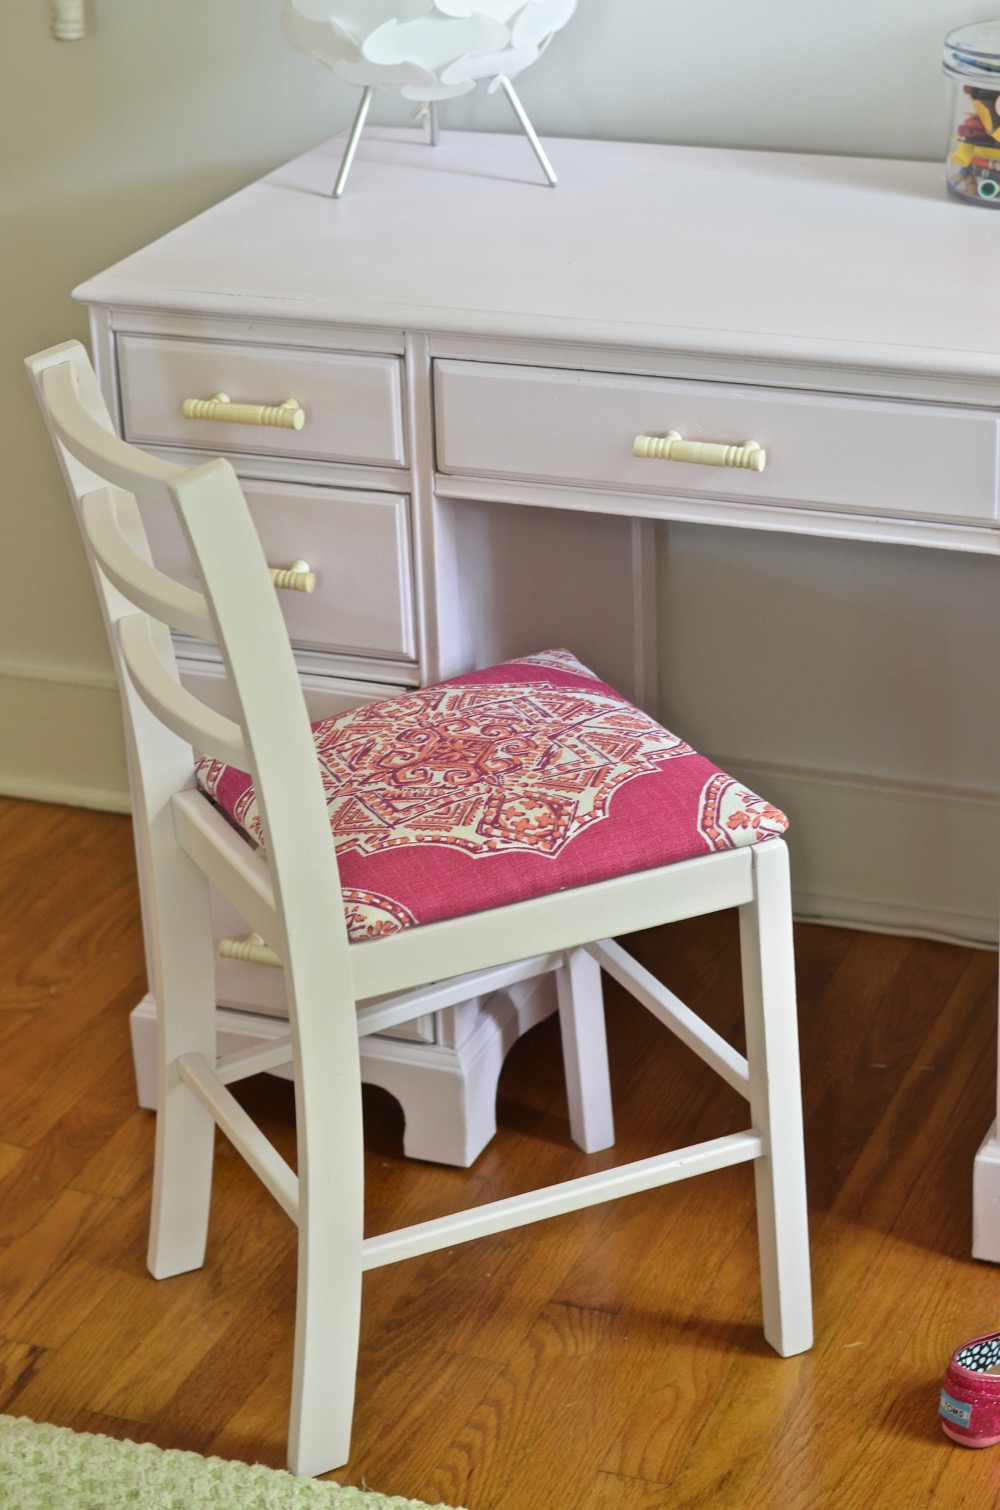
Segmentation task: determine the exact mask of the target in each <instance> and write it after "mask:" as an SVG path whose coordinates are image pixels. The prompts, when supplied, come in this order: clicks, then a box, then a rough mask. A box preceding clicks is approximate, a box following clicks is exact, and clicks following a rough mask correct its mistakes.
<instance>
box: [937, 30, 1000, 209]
mask: <svg viewBox="0 0 1000 1510" xmlns="http://www.w3.org/2000/svg"><path fill="white" fill-rule="evenodd" d="M944 71H945V73H946V74H947V75H948V76H949V78H950V79H951V81H952V96H953V98H952V112H951V133H950V135H949V138H948V156H947V158H946V159H945V178H946V181H947V184H948V188H949V190H950V192H951V193H952V194H955V195H956V196H957V197H958V198H959V199H964V200H965V201H966V203H967V204H978V205H985V206H987V207H989V208H993V209H997V210H1000V21H981V22H979V23H978V24H977V25H975V26H960V27H958V28H957V29H956V30H955V31H950V32H949V33H948V35H947V36H946V37H945V39H944Z"/></svg>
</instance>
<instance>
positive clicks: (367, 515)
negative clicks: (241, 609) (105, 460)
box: [141, 480, 416, 661]
mask: <svg viewBox="0 0 1000 1510" xmlns="http://www.w3.org/2000/svg"><path fill="white" fill-rule="evenodd" d="M243 490H244V492H245V493H246V497H247V503H248V504H249V507H250V513H251V515H252V516H253V521H254V524H255V525H256V527H257V532H258V534H259V536H260V540H261V544H262V546H263V547H264V554H265V556H266V557H267V561H268V565H269V566H272V567H277V568H280V569H281V570H288V569H289V568H290V567H291V566H292V565H293V563H295V562H297V561H303V562H305V563H306V564H307V565H308V567H309V568H310V569H311V570H312V571H313V572H314V573H315V576H316V586H315V590H314V591H313V592H310V593H306V592H298V591H294V590H288V589H282V590H280V591H279V592H278V598H279V601H280V603H281V606H282V609H283V610H284V615H285V622H286V624H287V625H288V633H289V635H290V637H291V639H292V642H293V644H295V645H298V646H301V647H302V648H303V649H313V650H328V651H331V652H334V653H336V652H340V653H341V654H353V655H369V656H379V657H385V658H392V659H397V660H407V661H412V660H413V659H415V656H416V644H415V635H414V624H413V593H412V581H411V579H412V571H411V550H410V521H409V499H408V498H406V497H403V496H398V495H396V494H394V493H365V492H354V491H351V490H350V489H347V488H321V487H306V486H298V485H294V484H291V483H265V482H256V481H250V480H244V482H243ZM141 507H142V515H143V522H144V524H145V526H146V532H147V534H148V536H149V542H150V547H151V549H152V552H153V559H154V560H155V562H156V564H157V565H158V566H159V567H160V568H161V569H162V570H163V571H166V572H169V573H170V575H171V576H174V577H176V578H177V579H178V580H179V581H181V582H185V583H187V584H188V585H189V586H196V585H197V583H196V582H195V579H194V575H193V571H192V569H191V565H190V560H189V556H188V551H187V547H186V546H185V544H184V542H183V539H182V537H181V533H180V529H179V526H178V524H177V521H176V519H175V518H174V516H173V515H172V514H170V513H168V511H167V510H165V509H162V508H156V507H154V506H153V505H151V504H148V503H143V504H142V505H141Z"/></svg>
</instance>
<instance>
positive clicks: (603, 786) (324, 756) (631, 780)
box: [197, 650, 787, 939]
mask: <svg viewBox="0 0 1000 1510" xmlns="http://www.w3.org/2000/svg"><path fill="white" fill-rule="evenodd" d="M313 737H314V740H315V744H316V754H317V758H318V760H319V763H320V768H321V772H322V776H323V785H324V788H325V791H326V799H327V809H328V814H329V819H330V827H331V830H332V832H333V837H334V842H335V844H336V848H337V858H338V863H339V867H340V878H341V884H342V886H343V891H344V903H345V908H346V912H347V921H348V931H349V933H350V935H351V937H352V938H354V939H361V938H370V937H377V936H381V935H384V934H386V933H394V932H396V931H398V930H399V929H401V928H405V927H410V926H412V925H414V924H417V923H427V922H432V921H436V920H439V919H442V918H447V917H455V916H458V915H459V914H462V913H466V912H477V911H481V910H482V909H484V908H487V907H498V906H503V905H505V904H507V903H510V902H516V901H522V900H524V899H526V898H528V897H535V896H540V895H543V894H545V893H547V892H552V891H561V890H564V889H566V888H568V887H572V886H582V885H586V884H588V883H589V882H593V881H598V880H605V879H608V878H609V877H611V876H616V875H623V874H627V873H628V872H630V871H634V870H646V869H649V868H651V867H653V866H658V865H667V864H671V863H673V862H676V861H678V860H685V859H690V858H692V857H693V856H694V855H699V854H702V855H703V854H706V853H709V852H711V851H713V850H723V849H732V848H735V847H736V846H738V845H744V844H754V843H758V842H760V841H761V840H763V839H766V838H770V837H772V836H774V835H775V834H780V833H782V832H783V831H784V830H785V828H787V820H786V818H785V817H784V815H783V814H782V813H781V812H779V811H778V809H777V808H775V807H772V806H771V805H770V804H769V803H766V802H765V801H764V800H763V799H762V798H760V797H758V796H756V794H755V793H753V792H751V791H749V790H748V789H747V788H746V787H745V786H743V785H742V784H741V783H739V782H737V781H734V780H733V779H732V778H731V777H729V776H726V775H725V773H724V772H722V771H720V770H719V769H718V767H717V766H714V765H713V764H712V763H711V762H710V761H708V760H706V759H705V758H704V756H701V755H699V754H698V753H697V752H696V751H695V750H693V749H692V748H691V746H690V745H688V744H685V742H684V741H683V740H682V739H679V738H678V737H677V736H676V735H674V734H671V733H669V732H668V731H667V730H666V729H664V728H662V727H661V725H659V724H658V723H656V721H655V720H654V719H652V718H650V717H649V715H648V714H646V713H643V712H642V711H641V710H640V709H638V708H636V707H635V706H634V705H633V704H631V703H629V702H628V701H627V700H626V699H625V698H623V697H621V696H620V695H619V694H618V693H617V692H615V691H614V690H613V689H612V688H611V687H609V686H607V685H606V684H605V683H603V682H601V681H599V680H598V679H597V677H595V676H594V674H593V673H592V672H591V671H589V670H587V668H586V667H585V666H582V665H581V664H580V662H579V661H577V660H576V659H575V657H574V656H572V655H571V654H570V653H569V652H568V651H565V650H552V651H546V652H543V653H542V654H540V655H534V656H527V657H525V658H524V659H522V660H516V661H508V662H506V663H505V664H503V665H500V666H493V667H491V668H490V669H489V670H487V671H477V672H473V673H470V674H469V675H468V676H461V677H456V678H454V679H453V680H451V681H448V682H441V683H438V684H436V685H435V686H431V687H426V688H423V689H422V690H420V691H418V692H411V693H406V694H404V695H402V696H400V697H395V698H390V699H386V700H385V701H383V702H377V703H369V704H367V705H365V706H362V707H359V708H353V709H351V710H349V711H348V712H346V713H341V714H338V715H337V716H336V717H334V718H328V719H323V720H321V721H320V722H319V723H316V724H314V725H313ZM197 780H198V785H199V787H200V788H201V790H202V791H203V792H205V794H206V795H207V796H209V797H210V798H211V799H212V800H213V801H214V802H215V803H216V804H217V805H218V806H219V807H220V808H221V809H222V810H223V811H224V812H225V813H227V814H228V816H229V817H230V818H231V819H232V820H233V822H235V823H236V824H237V825H238V826H239V827H240V828H241V829H242V830H243V831H244V833H246V834H247V836H248V837H249V838H250V839H252V840H253V841H254V842H255V843H257V844H259V845H263V846H265V847H266V835H265V834H264V832H263V828H262V824H261V818H260V812H259V808H258V804H257V796H256V792H255V790H254V787H253V783H252V782H251V779H250V777H249V776H248V775H246V773H245V772H242V771H238V770H236V769H235V768H234V767H232V766H226V765H223V764H221V763H220V762H218V761H209V760H202V761H200V762H199V763H198V766H197Z"/></svg>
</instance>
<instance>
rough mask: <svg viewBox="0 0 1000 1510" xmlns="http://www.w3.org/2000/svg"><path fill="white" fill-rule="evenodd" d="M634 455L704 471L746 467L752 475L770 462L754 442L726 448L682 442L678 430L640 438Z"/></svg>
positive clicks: (695, 442)
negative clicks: (682, 463)
mask: <svg viewBox="0 0 1000 1510" xmlns="http://www.w3.org/2000/svg"><path fill="white" fill-rule="evenodd" d="M632 454H633V455H634V456H649V457H652V458H654V459H655V460H657V461H694V462H697V463H698V464H699V465H700V466H703V467H746V468H747V469H748V470H749V471H751V472H763V470H764V466H765V464H766V462H767V452H766V451H764V450H762V449H761V447H760V446H759V445H758V444H757V442H756V441H755V440H746V441H744V442H743V443H742V444H741V445H738V446H723V445H719V444H717V443H716V442H714V441H704V440H683V439H682V438H681V436H680V435H679V433H678V432H677V431H676V430H668V431H667V433H666V435H637V436H636V438H635V443H634V445H633V446H632Z"/></svg>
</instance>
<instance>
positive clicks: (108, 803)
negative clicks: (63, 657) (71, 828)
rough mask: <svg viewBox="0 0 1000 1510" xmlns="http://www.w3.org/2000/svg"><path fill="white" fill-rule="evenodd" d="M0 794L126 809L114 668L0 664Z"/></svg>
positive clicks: (116, 811)
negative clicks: (93, 669)
mask: <svg viewBox="0 0 1000 1510" xmlns="http://www.w3.org/2000/svg"><path fill="white" fill-rule="evenodd" d="M0 793H2V794H3V795H4V796H5V797H21V798H27V799H29V800H31V801H34V802H55V803H64V804H66V805H67V806H68V807H89V808H98V809H100V810H101V811H104V812H111V813H127V812H128V811H129V796H128V776H127V773H126V769H125V748H124V741H123V739H122V732H121V704H120V702H119V698H118V688H117V686H116V684H115V679H114V676H113V675H112V673H111V671H110V670H109V671H107V672H106V673H105V672H101V671H90V670H86V669H84V670H77V669H75V668H71V667H58V666H45V665H39V664H36V663H34V662H21V661H14V660H6V659H5V660H2V661H0Z"/></svg>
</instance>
